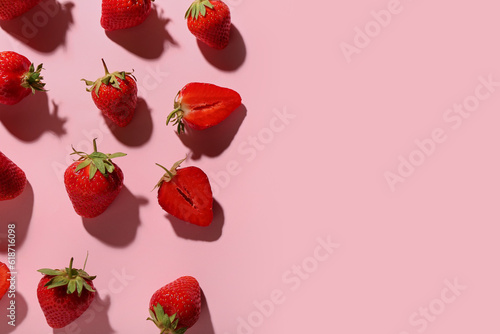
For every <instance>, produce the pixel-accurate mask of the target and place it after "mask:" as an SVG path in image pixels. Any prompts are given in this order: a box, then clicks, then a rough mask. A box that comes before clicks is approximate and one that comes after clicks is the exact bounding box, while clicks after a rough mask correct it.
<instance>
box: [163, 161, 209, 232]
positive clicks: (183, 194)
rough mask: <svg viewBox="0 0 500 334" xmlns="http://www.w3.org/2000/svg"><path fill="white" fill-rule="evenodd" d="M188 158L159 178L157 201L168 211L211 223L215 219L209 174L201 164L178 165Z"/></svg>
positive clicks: (177, 163) (198, 222)
mask: <svg viewBox="0 0 500 334" xmlns="http://www.w3.org/2000/svg"><path fill="white" fill-rule="evenodd" d="M184 160H186V159H185V158H184V159H182V160H180V161H177V162H176V163H175V164H174V165H173V166H172V168H171V169H170V170H168V169H166V168H165V167H163V166H162V165H159V164H157V165H158V166H160V167H161V168H163V169H164V170H165V171H166V173H165V174H164V175H163V177H162V178H161V179H160V181H159V182H158V184H157V185H156V187H157V188H158V203H159V204H160V206H161V207H162V208H163V210H165V211H166V212H168V213H170V214H171V215H172V216H174V217H177V218H179V219H181V220H184V221H186V222H189V223H192V224H195V225H199V226H208V225H210V223H211V222H212V219H213V212H212V207H213V197H212V188H211V187H210V182H209V181H208V177H207V175H206V174H205V173H204V172H203V171H202V170H201V169H199V168H198V167H185V168H178V167H179V166H180V164H181V163H182V162H184Z"/></svg>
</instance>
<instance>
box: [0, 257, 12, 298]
mask: <svg viewBox="0 0 500 334" xmlns="http://www.w3.org/2000/svg"><path fill="white" fill-rule="evenodd" d="M9 279H10V270H9V268H8V267H7V265H6V264H5V263H2V262H0V300H1V299H2V297H3V296H4V295H5V293H6V292H7V290H8V289H9V286H10V281H9Z"/></svg>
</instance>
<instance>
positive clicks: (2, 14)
mask: <svg viewBox="0 0 500 334" xmlns="http://www.w3.org/2000/svg"><path fill="white" fill-rule="evenodd" d="M40 1H41V0H0V20H11V19H13V18H15V17H18V16H20V15H22V14H24V13H26V12H27V11H28V10H30V9H31V8H33V7H35V5H36V4H38V3H39V2H40Z"/></svg>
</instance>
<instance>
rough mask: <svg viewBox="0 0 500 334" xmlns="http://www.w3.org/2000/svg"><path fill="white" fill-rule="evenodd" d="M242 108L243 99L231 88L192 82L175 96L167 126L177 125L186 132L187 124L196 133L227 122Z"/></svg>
mask: <svg viewBox="0 0 500 334" xmlns="http://www.w3.org/2000/svg"><path fill="white" fill-rule="evenodd" d="M240 105H241V96H240V94H238V93H237V92H235V91H234V90H232V89H229V88H224V87H219V86H216V85H213V84H209V83H200V82H192V83H188V84H187V85H186V86H184V87H183V88H182V89H181V90H180V91H179V92H178V93H177V96H176V97H175V101H174V108H175V109H174V110H173V111H172V112H171V113H170V114H169V115H168V118H167V124H168V123H170V122H173V123H174V125H177V132H179V133H182V132H184V124H187V125H188V126H189V127H191V128H192V129H195V130H204V129H206V128H209V127H211V126H214V125H217V124H219V123H220V122H222V121H223V120H225V119H226V118H227V117H228V116H229V115H230V114H231V113H232V112H233V111H234V110H236V108H238V107H239V106H240Z"/></svg>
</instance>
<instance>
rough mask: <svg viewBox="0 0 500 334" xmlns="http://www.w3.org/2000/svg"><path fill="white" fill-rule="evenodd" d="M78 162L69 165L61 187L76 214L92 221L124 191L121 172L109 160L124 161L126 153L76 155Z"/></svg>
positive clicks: (78, 153) (95, 149)
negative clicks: (119, 159)
mask: <svg viewBox="0 0 500 334" xmlns="http://www.w3.org/2000/svg"><path fill="white" fill-rule="evenodd" d="M73 151H74V152H73V153H71V154H77V155H79V156H80V159H79V160H78V161H75V162H74V163H72V164H71V165H70V166H69V167H68V168H67V169H66V172H65V173H64V184H65V186H66V191H67V192H68V195H69V198H70V200H71V203H72V204H73V208H74V209H75V211H76V213H77V214H79V215H80V216H82V217H85V218H94V217H97V216H99V215H100V214H101V213H103V212H104V211H105V210H106V209H107V208H108V206H110V205H111V203H112V202H113V201H114V200H115V198H116V197H117V196H118V194H119V193H120V190H121V189H122V187H123V172H122V171H121V169H120V168H119V167H118V166H117V165H115V164H114V163H113V162H112V161H111V159H113V158H117V157H123V156H125V155H126V154H125V153H114V154H104V153H101V152H97V145H96V139H94V152H93V153H92V154H90V155H88V154H86V153H83V152H77V151H75V150H74V149H73Z"/></svg>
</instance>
